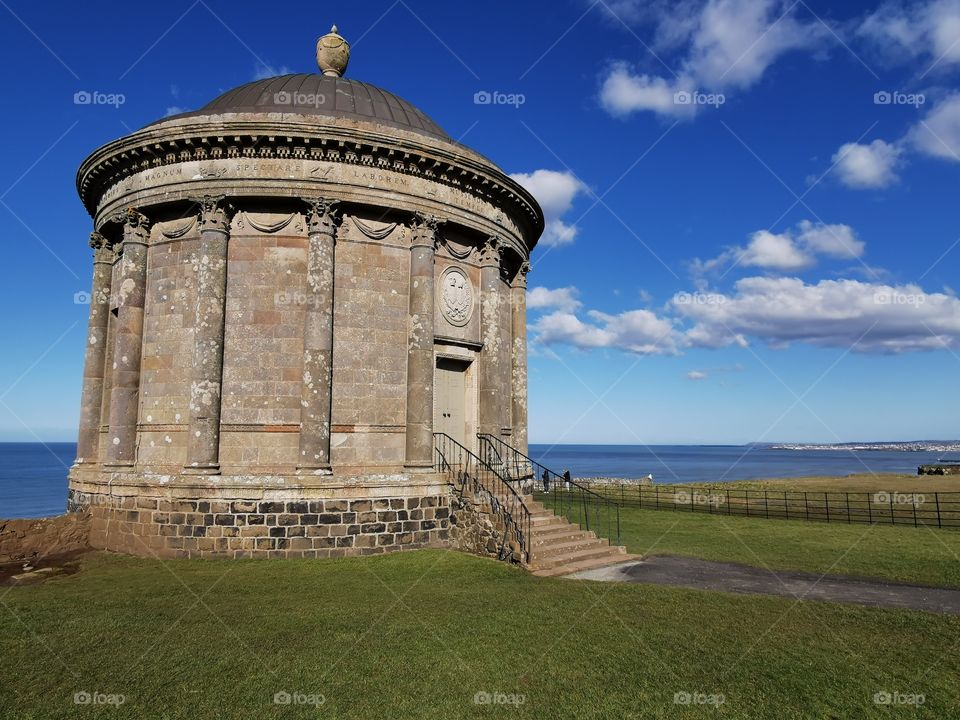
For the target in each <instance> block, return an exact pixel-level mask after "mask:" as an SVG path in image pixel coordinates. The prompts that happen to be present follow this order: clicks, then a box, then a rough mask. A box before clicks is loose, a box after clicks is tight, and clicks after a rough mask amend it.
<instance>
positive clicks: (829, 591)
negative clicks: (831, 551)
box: [566, 555, 960, 615]
mask: <svg viewBox="0 0 960 720" xmlns="http://www.w3.org/2000/svg"><path fill="white" fill-rule="evenodd" d="M566 577H568V578H575V579H580V580H601V581H616V582H632V583H651V584H654V585H672V586H674V587H684V588H692V589H695V590H716V591H720V592H732V593H744V594H758V595H777V596H779V597H786V598H793V599H797V600H800V599H803V600H826V601H829V602H840V603H854V604H857V605H870V606H874V607H884V608H904V609H908V610H926V611H928V612H938V613H950V614H954V615H960V590H951V589H948V588H934V587H924V586H921V585H902V584H898V583H893V582H885V581H883V580H870V579H863V578H855V577H846V576H841V575H825V576H821V575H820V574H819V573H810V572H797V571H793V570H776V571H773V570H765V569H764V568H759V567H751V566H749V565H740V564H739V563H729V562H713V561H710V560H700V559H697V558H688V557H680V556H677V555H654V556H653V557H650V558H648V559H646V560H641V561H639V562H637V561H634V562H626V563H620V564H619V565H610V566H607V567H603V568H598V569H596V570H585V571H583V572H579V573H573V574H572V575H567V576H566Z"/></svg>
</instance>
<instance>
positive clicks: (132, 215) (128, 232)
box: [114, 207, 150, 245]
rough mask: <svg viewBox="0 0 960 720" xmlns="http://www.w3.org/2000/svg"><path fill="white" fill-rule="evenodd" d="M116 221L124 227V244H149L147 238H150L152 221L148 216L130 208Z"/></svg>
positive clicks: (118, 216)
mask: <svg viewBox="0 0 960 720" xmlns="http://www.w3.org/2000/svg"><path fill="white" fill-rule="evenodd" d="M114 219H115V220H116V221H117V222H118V223H120V224H122V225H123V242H124V244H126V243H136V244H140V245H146V244H147V238H148V237H149V236H150V221H149V220H148V219H147V216H146V215H144V214H143V213H141V212H139V211H138V210H137V209H136V208H133V207H128V208H127V209H126V210H124V211H122V212H121V213H120V214H119V215H117V216H116V217H115V218H114Z"/></svg>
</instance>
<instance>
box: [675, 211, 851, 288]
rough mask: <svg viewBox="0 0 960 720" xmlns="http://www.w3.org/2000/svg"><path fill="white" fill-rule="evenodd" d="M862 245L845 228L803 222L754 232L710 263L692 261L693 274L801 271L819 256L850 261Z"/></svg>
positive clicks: (848, 227) (708, 261) (815, 261)
mask: <svg viewBox="0 0 960 720" xmlns="http://www.w3.org/2000/svg"><path fill="white" fill-rule="evenodd" d="M865 249H866V243H864V242H863V241H862V240H860V239H859V238H858V237H857V235H856V233H855V232H854V230H853V228H851V227H850V226H849V225H840V224H833V225H828V224H825V223H813V222H810V221H809V220H804V221H802V222H801V223H799V225H797V227H796V228H795V229H792V230H787V231H785V232H782V233H773V232H771V231H769V230H758V231H757V232H755V233H753V234H752V235H751V236H750V242H749V243H747V245H746V246H734V247H729V248H727V249H726V250H725V251H724V252H722V253H721V254H720V255H718V256H717V257H715V258H712V259H710V260H699V259H697V260H694V261H693V263H692V266H693V270H694V274H695V275H703V274H706V273H710V272H713V271H716V270H721V269H722V268H724V267H727V266H729V265H731V264H734V265H741V266H743V267H758V268H763V269H765V270H774V271H778V272H793V271H798V270H805V269H807V268H809V267H812V266H813V265H815V264H816V263H817V259H818V257H820V256H826V257H831V258H837V259H844V260H851V259H858V258H860V257H862V256H863V253H864V251H865Z"/></svg>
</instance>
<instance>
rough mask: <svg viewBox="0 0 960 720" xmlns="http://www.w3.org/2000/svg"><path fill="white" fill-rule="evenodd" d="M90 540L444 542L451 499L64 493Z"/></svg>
mask: <svg viewBox="0 0 960 720" xmlns="http://www.w3.org/2000/svg"><path fill="white" fill-rule="evenodd" d="M69 509H70V510H72V511H81V512H83V511H88V512H89V513H90V515H91V516H92V518H93V523H92V527H91V531H90V545H91V546H92V547H94V548H96V549H106V550H115V551H119V552H125V553H130V554H133V555H145V556H158V557H186V558H197V557H221V558H223V557H229V558H295V557H296V558H299V557H349V556H355V555H375V554H380V553H384V552H388V551H394V550H405V549H412V548H421V547H427V546H446V545H448V542H449V538H450V519H449V513H450V508H449V497H448V496H447V495H435V496H430V497H415V498H410V497H408V498H402V497H392V498H368V499H356V500H352V499H346V498H344V499H326V500H295V501H291V500H286V501H277V500H257V499H249V500H232V501H219V500H165V499H158V498H146V497H134V496H128V497H118V496H107V495H100V494H89V493H82V492H78V491H74V490H71V491H70V499H69Z"/></svg>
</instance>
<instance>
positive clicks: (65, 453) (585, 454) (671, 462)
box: [0, 442, 942, 519]
mask: <svg viewBox="0 0 960 720" xmlns="http://www.w3.org/2000/svg"><path fill="white" fill-rule="evenodd" d="M76 449H77V445H76V443H72V442H59V443H18V442H3V443H0V518H3V519H10V518H37V517H48V516H51V515H60V514H62V513H63V512H65V511H66V502H67V472H68V471H69V469H70V465H71V464H72V463H73V460H74V458H75V456H76ZM941 455H942V453H941V452H939V451H913V452H906V451H896V450H863V451H847V450H817V449H814V450H789V449H782V448H774V447H771V446H769V445H650V446H642V445H586V444H569V445H550V444H545V443H531V444H530V456H531V457H532V458H533V459H534V460H536V461H537V462H540V463H542V464H543V465H545V466H546V467H548V468H550V469H551V470H553V471H555V472H557V473H562V472H564V471H565V470H569V471H570V472H571V474H572V475H574V476H575V477H583V478H591V477H612V478H624V479H636V478H641V477H646V476H647V475H653V478H654V482H655V483H658V484H670V483H673V484H676V483H690V482H704V481H712V482H726V481H734V480H754V479H762V478H791V477H806V476H811V475H824V476H843V475H849V474H852V473H909V474H913V473H916V471H917V466H918V465H921V464H924V463H932V462H936V461H937V460H939V459H940V457H941Z"/></svg>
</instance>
